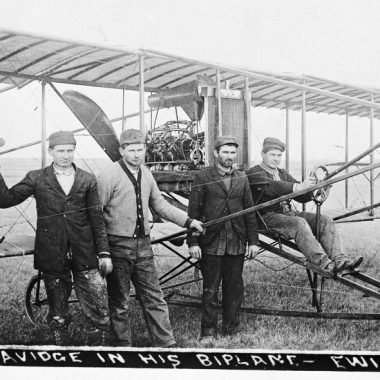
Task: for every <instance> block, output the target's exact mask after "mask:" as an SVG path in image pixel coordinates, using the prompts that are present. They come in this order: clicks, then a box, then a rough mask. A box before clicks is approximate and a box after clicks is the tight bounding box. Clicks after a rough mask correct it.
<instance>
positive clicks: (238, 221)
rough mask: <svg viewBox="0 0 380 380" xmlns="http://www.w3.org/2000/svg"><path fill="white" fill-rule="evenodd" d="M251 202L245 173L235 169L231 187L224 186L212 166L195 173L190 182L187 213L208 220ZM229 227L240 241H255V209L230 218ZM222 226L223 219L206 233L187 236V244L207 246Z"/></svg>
mask: <svg viewBox="0 0 380 380" xmlns="http://www.w3.org/2000/svg"><path fill="white" fill-rule="evenodd" d="M252 206H253V201H252V196H251V192H250V189H249V184H248V180H247V178H246V176H245V174H244V173H241V172H239V171H237V170H234V178H233V180H232V182H231V187H230V189H229V191H228V192H227V189H226V187H225V185H224V183H223V181H221V179H220V175H219V174H218V172H217V170H216V168H215V167H209V168H206V169H204V170H202V171H201V172H199V173H198V174H196V175H195V178H194V181H193V183H192V186H191V194H190V199H189V208H188V214H189V217H190V218H193V219H198V220H200V221H202V222H208V221H211V220H214V219H218V218H220V217H222V216H225V215H229V214H232V213H235V212H237V211H241V210H245V209H247V208H249V207H252ZM231 224H232V228H233V230H234V231H235V233H236V234H237V235H238V236H239V238H240V240H241V241H242V243H243V244H246V243H247V242H248V244H249V245H252V244H257V243H258V235H257V232H256V231H257V222H256V215H255V213H250V214H248V215H245V216H240V217H237V218H234V219H232V220H231ZM224 228H225V223H219V224H215V225H213V226H211V227H207V228H206V233H205V235H201V236H199V237H197V236H191V235H189V236H188V237H187V244H188V245H189V246H192V245H198V244H199V246H200V247H201V248H202V247H203V246H207V245H208V244H210V242H211V241H212V240H213V239H215V238H216V237H217V235H218V234H219V232H220V231H221V230H222V229H224Z"/></svg>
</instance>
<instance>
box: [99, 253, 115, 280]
mask: <svg viewBox="0 0 380 380" xmlns="http://www.w3.org/2000/svg"><path fill="white" fill-rule="evenodd" d="M112 269H113V265H112V260H111V257H104V256H103V257H100V258H99V272H100V275H101V276H102V277H107V276H108V275H109V274H110V273H111V272H112Z"/></svg>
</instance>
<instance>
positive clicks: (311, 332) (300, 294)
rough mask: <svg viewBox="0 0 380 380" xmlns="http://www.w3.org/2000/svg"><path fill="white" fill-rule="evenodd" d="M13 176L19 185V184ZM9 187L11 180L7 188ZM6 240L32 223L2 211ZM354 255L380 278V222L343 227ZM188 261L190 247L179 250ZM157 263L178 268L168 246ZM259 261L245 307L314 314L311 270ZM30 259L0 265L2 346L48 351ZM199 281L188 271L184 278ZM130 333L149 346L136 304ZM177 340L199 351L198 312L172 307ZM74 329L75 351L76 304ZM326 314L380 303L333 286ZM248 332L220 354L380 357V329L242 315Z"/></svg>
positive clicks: (79, 337) (249, 271) (273, 259)
mask: <svg viewBox="0 0 380 380" xmlns="http://www.w3.org/2000/svg"><path fill="white" fill-rule="evenodd" d="M16 178H17V177H16V176H15V178H14V179H15V180H16ZM8 182H9V181H8ZM25 207H27V209H26V215H27V216H28V218H30V219H31V220H32V221H33V220H35V214H34V213H35V210H34V208H35V206H34V201H33V200H32V201H31V203H30V204H29V201H26V202H25V203H24V204H23V205H21V209H22V210H23V209H24V208H25ZM0 216H1V223H0V224H1V228H2V230H1V231H0V232H1V233H2V234H5V233H6V232H7V231H8V229H9V228H10V227H12V225H13V224H15V225H14V226H13V228H12V230H11V231H12V233H19V234H20V233H27V234H33V230H32V229H31V227H30V226H29V225H28V223H27V222H26V221H25V220H23V219H22V217H20V218H19V219H17V218H18V217H19V213H18V212H17V211H16V210H15V209H9V210H0ZM15 220H16V223H15ZM338 228H339V229H340V231H341V234H342V236H343V238H344V244H345V247H346V250H347V252H348V253H349V254H352V255H354V254H362V255H363V256H364V257H365V262H364V264H363V269H365V270H366V273H367V274H368V275H370V276H373V277H375V278H380V258H379V255H378V252H379V251H380V234H379V229H380V222H379V221H373V222H363V223H348V224H340V225H339V227H338ZM179 250H180V251H181V253H183V254H185V255H186V254H187V249H186V246H182V247H180V248H179ZM155 253H156V264H157V268H158V270H159V272H161V273H163V272H165V270H167V269H169V268H171V267H172V266H173V265H175V264H176V263H177V262H178V259H177V258H176V257H175V256H174V254H172V253H170V252H169V251H168V250H167V249H165V248H164V247H162V246H158V247H155ZM258 259H259V260H260V262H259V261H257V260H252V261H249V262H246V265H245V269H244V279H245V300H244V306H247V307H261V308H276V309H289V310H310V311H313V310H314V309H313V307H312V306H311V292H310V288H309V285H308V280H307V276H306V273H305V270H304V269H303V268H301V267H299V266H297V265H290V266H289V262H287V261H285V260H284V259H281V258H279V257H277V256H275V255H274V254H271V253H268V252H264V253H262V254H260V255H259V256H258ZM32 261H33V258H32V257H31V256H25V257H14V258H2V259H1V261H0V263H1V266H0V278H1V282H0V305H1V306H0V310H1V313H0V345H9V344H27V345H32V344H48V343H50V342H51V337H50V335H49V330H48V328H47V327H46V326H45V325H42V326H38V327H35V326H33V325H32V324H31V322H30V321H29V320H28V318H27V316H26V313H25V311H24V294H25V288H26V286H27V284H28V281H29V280H30V278H31V277H32V276H33V275H35V274H36V271H35V270H34V269H33V262H32ZM192 278H193V272H192V271H189V272H187V273H186V274H183V275H182V276H181V279H184V280H188V279H192ZM176 290H177V291H178V292H179V293H181V294H188V295H190V297H187V296H183V295H174V296H173V297H180V298H182V299H184V300H190V301H194V300H197V301H199V300H200V296H201V282H199V283H193V284H190V285H184V286H183V287H181V288H178V289H176ZM132 309H133V311H132V321H133V326H132V331H133V341H134V345H135V346H137V347H141V346H145V345H146V344H147V342H148V340H147V339H148V337H147V333H146V328H145V323H144V318H143V316H142V313H141V309H140V307H139V305H138V303H136V302H135V301H132ZM169 309H170V316H171V321H172V325H173V328H174V334H175V337H176V339H177V341H178V344H179V347H199V342H198V338H199V328H200V310H199V309H195V308H188V307H179V306H169ZM71 310H72V313H73V314H74V317H75V318H74V319H75V323H73V324H72V325H71V334H72V337H73V343H74V344H77V345H79V344H81V343H82V341H83V338H84V335H83V330H84V329H83V326H84V324H85V323H86V322H85V321H84V319H83V317H82V315H81V312H80V309H79V308H78V305H77V304H75V305H72V307H71ZM324 311H331V312H332V311H336V312H337V311H340V312H371V313H380V301H378V300H375V299H373V298H368V297H363V296H362V295H361V294H360V293H359V292H357V291H354V290H350V289H349V288H347V287H344V286H343V285H340V284H337V283H335V282H334V281H332V280H328V281H327V283H326V287H325V294H324ZM241 320H242V326H243V330H242V331H241V333H239V334H238V335H236V336H234V337H233V338H223V337H221V338H218V339H217V340H216V347H217V348H234V349H242V348H248V349H261V350H262V349H276V350H279V349H287V350H379V348H380V322H377V321H347V320H346V321H345V320H322V319H306V318H286V317H273V316H255V315H251V314H242V316H241Z"/></svg>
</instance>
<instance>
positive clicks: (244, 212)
mask: <svg viewBox="0 0 380 380" xmlns="http://www.w3.org/2000/svg"><path fill="white" fill-rule="evenodd" d="M379 167H380V162H376V163H374V164H372V165H368V166H367V167H365V168H362V169H358V170H356V171H354V172H351V173H347V174H344V175H342V176H340V177H336V178H330V179H328V180H326V181H323V182H320V183H318V184H316V185H314V186H311V187H309V188H307V189H304V190H300V191H296V192H294V193H291V194H286V195H283V196H281V197H279V198H276V199H272V200H270V201H268V202H264V203H261V204H259V205H256V206H253V207H249V208H247V209H245V210H242V211H238V212H235V213H233V214H230V215H226V216H222V217H221V218H218V219H214V220H210V221H208V222H206V223H203V224H202V226H203V228H207V227H210V226H213V225H214V224H219V223H223V222H226V221H227V220H231V219H234V218H237V217H240V216H244V215H248V214H250V213H252V212H254V211H258V210H261V209H263V208H266V207H270V206H273V205H275V204H277V203H280V202H283V201H287V200H289V199H292V198H296V197H298V196H300V195H303V194H306V193H310V192H312V191H315V190H318V189H321V188H323V187H326V186H330V185H333V184H334V183H337V182H340V181H343V180H345V179H347V178H351V177H354V176H357V175H359V174H363V173H365V172H367V171H369V170H373V169H376V168H379ZM187 231H188V230H185V229H184V230H181V231H178V232H176V233H174V234H171V235H168V236H165V237H162V238H159V239H155V240H152V244H156V243H160V242H162V241H165V240H169V239H173V238H175V237H178V236H182V235H185V234H186V233H187Z"/></svg>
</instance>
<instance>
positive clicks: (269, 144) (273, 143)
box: [263, 137, 286, 153]
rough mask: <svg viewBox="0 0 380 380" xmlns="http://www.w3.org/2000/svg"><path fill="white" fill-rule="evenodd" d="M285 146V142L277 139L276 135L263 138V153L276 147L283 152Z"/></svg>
mask: <svg viewBox="0 0 380 380" xmlns="http://www.w3.org/2000/svg"><path fill="white" fill-rule="evenodd" d="M285 148H286V145H285V143H283V142H282V141H281V140H279V139H277V138H276V137H266V138H265V139H264V143H263V153H266V152H268V151H269V150H272V149H278V150H280V151H281V152H284V151H285Z"/></svg>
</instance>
